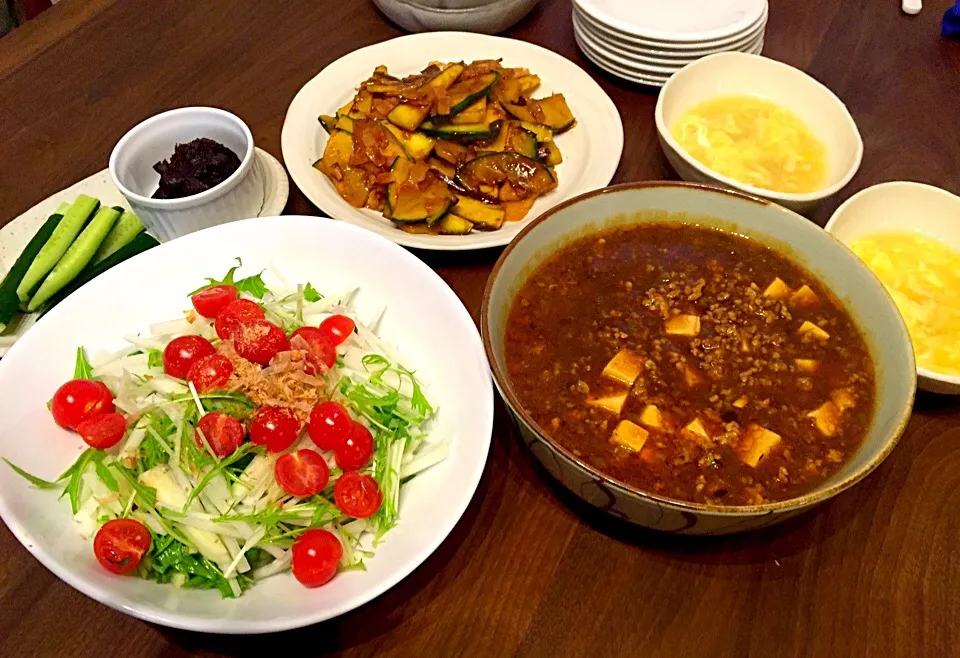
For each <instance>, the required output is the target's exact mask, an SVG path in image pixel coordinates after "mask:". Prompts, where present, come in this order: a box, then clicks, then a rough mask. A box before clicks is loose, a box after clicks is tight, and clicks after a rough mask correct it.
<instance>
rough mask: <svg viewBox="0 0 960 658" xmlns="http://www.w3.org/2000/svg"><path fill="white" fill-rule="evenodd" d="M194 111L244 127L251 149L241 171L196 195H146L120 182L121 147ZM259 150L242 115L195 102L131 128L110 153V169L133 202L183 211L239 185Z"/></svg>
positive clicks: (117, 185)
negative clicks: (172, 118)
mask: <svg viewBox="0 0 960 658" xmlns="http://www.w3.org/2000/svg"><path fill="white" fill-rule="evenodd" d="M190 112H206V113H208V114H211V115H214V116H218V117H220V118H222V119H226V120H228V121H230V122H232V123H234V124H235V125H236V126H237V127H239V128H240V130H241V131H242V132H243V136H244V139H246V140H247V150H246V152H245V153H244V154H243V157H242V158H241V159H240V166H239V167H238V168H237V170H236V171H235V172H233V173H232V174H230V176H228V177H227V179H226V180H225V181H223V182H222V183H219V184H217V185H215V186H214V187H211V188H210V189H209V190H204V191H203V192H200V193H199V194H192V195H190V196H187V197H181V198H179V199H154V198H153V197H146V196H143V195H142V194H137V193H136V192H134V191H132V190H130V189H129V188H128V187H127V186H125V185H124V184H123V183H122V182H120V176H119V174H118V173H117V160H118V159H119V153H120V150H121V149H122V148H123V147H125V146H126V145H127V142H129V141H130V140H131V139H133V137H134V136H135V135H136V133H138V132H140V131H141V130H143V129H145V128H147V127H149V126H151V125H153V124H154V123H158V122H159V121H163V120H165V119H169V118H170V117H171V116H175V115H177V114H187V113H190ZM255 152H256V145H255V144H254V143H253V133H252V132H251V131H250V127H249V126H247V124H246V123H245V122H244V121H243V120H242V119H241V118H240V117H238V116H237V115H236V114H234V113H233V112H228V111H227V110H223V109H220V108H218V107H207V106H203V105H194V106H189V107H178V108H174V109H172V110H167V111H166V112H160V113H159V114H154V115H153V116H152V117H149V118H147V119H144V120H143V121H141V122H140V123H138V124H137V125H135V126H134V127H133V128H131V129H130V130H128V131H127V132H126V134H125V135H124V136H123V137H121V138H120V141H118V142H117V145H116V146H114V147H113V151H111V152H110V161H109V167H108V168H109V170H110V179H111V181H113V184H114V185H115V186H116V187H117V189H118V190H120V193H121V194H123V196H125V197H127V198H128V199H130V200H131V201H135V202H136V203H139V204H141V205H144V206H147V207H150V208H155V209H157V210H183V209H185V208H194V207H196V206H200V205H203V204H204V203H206V202H208V201H212V200H213V199H217V198H219V197H221V196H223V195H224V194H226V193H227V192H229V191H230V190H232V189H233V188H234V187H236V185H237V183H238V182H240V179H241V178H243V177H244V176H245V175H246V174H247V172H249V170H250V167H251V166H252V164H253V157H254V154H255Z"/></svg>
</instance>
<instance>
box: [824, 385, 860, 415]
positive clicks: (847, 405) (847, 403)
mask: <svg viewBox="0 0 960 658" xmlns="http://www.w3.org/2000/svg"><path fill="white" fill-rule="evenodd" d="M830 401H831V402H833V404H834V405H835V406H836V407H837V411H839V412H840V413H843V412H844V411H846V410H847V409H853V408H854V407H855V406H857V398H856V396H855V395H854V394H853V389H850V388H838V389H837V390H835V391H834V392H832V393H831V394H830Z"/></svg>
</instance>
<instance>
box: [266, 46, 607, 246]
mask: <svg viewBox="0 0 960 658" xmlns="http://www.w3.org/2000/svg"><path fill="white" fill-rule="evenodd" d="M476 59H502V60H503V64H504V66H521V67H525V68H528V69H530V70H531V71H532V72H534V73H536V74H537V75H539V76H540V79H541V80H542V84H541V86H540V88H539V89H538V90H537V92H536V94H537V96H538V97H539V96H547V95H549V94H552V93H562V94H563V95H564V97H566V99H567V103H568V104H569V105H570V109H571V110H572V111H573V115H574V116H575V117H576V119H577V125H576V126H575V127H574V128H573V129H572V130H570V131H568V132H566V133H564V134H563V135H560V136H558V137H557V144H558V145H559V146H560V150H561V151H562V152H563V164H561V165H560V166H559V167H557V177H558V178H559V179H560V181H559V186H558V187H557V189H555V190H554V191H552V192H550V193H549V194H547V195H545V196H543V197H542V198H540V199H537V201H536V203H534V205H533V208H532V209H531V211H530V213H529V214H528V215H527V218H526V219H524V220H523V221H520V222H509V223H506V224H504V225H503V228H501V229H500V230H498V231H490V232H481V231H474V232H472V233H469V234H468V235H436V236H435V235H410V234H408V233H404V232H403V231H401V230H400V229H398V228H396V227H395V226H394V225H393V223H392V222H391V221H390V220H388V219H385V218H384V217H383V215H382V214H381V213H378V212H374V211H372V210H366V209H359V208H354V207H353V206H351V205H350V204H349V203H347V202H346V201H344V200H343V199H342V198H341V197H340V195H339V194H337V191H336V189H334V187H333V184H332V183H331V182H330V181H329V180H327V177H326V176H324V175H323V174H321V173H320V172H319V171H317V170H316V169H314V168H313V166H312V165H313V163H314V162H316V161H317V160H318V159H319V158H320V156H321V155H323V149H324V146H325V145H326V143H327V133H326V131H324V129H323V128H322V127H321V126H320V122H319V121H317V116H318V115H320V114H333V113H334V112H335V111H336V110H337V109H338V108H340V107H341V106H343V105H344V104H345V103H346V102H347V101H349V100H350V99H351V98H352V97H353V95H354V94H355V93H356V88H357V86H358V85H359V84H360V83H361V82H362V81H364V80H366V79H367V78H368V77H370V74H371V73H373V69H374V68H375V67H377V66H379V65H381V64H383V65H387V66H388V67H389V69H390V73H391V74H393V75H396V76H405V75H409V74H411V73H416V72H419V71H421V70H422V69H423V68H424V67H426V66H427V65H428V64H429V63H430V62H431V61H442V62H455V61H460V60H464V61H467V62H469V61H472V60H476ZM280 141H281V148H282V150H283V160H284V163H285V164H286V165H287V169H288V170H289V171H290V176H291V177H292V178H293V181H294V182H295V183H296V184H297V186H298V187H299V188H300V189H301V190H302V191H303V193H304V194H305V195H306V196H307V198H308V199H310V201H312V202H313V203H314V205H316V206H317V207H319V208H320V209H322V210H323V211H324V212H326V213H327V214H329V215H330V216H331V217H334V218H336V219H342V220H344V221H346V222H350V223H351V224H356V225H358V226H363V227H364V228H367V229H370V230H371V231H374V232H376V233H379V234H380V235H382V236H384V237H386V238H389V239H390V240H393V241H394V242H396V243H398V244H402V245H406V246H408V247H417V248H420V249H439V250H464V249H479V248H483V247H498V246H502V245H505V244H507V243H509V242H510V241H511V240H512V239H513V238H514V236H516V235H517V234H518V233H519V232H520V231H521V230H522V229H523V228H524V227H525V226H526V225H527V223H529V221H530V220H532V219H533V218H534V217H537V216H538V215H539V214H541V213H542V212H544V211H546V210H547V209H549V208H552V207H553V206H555V205H557V204H558V203H560V202H561V201H564V200H566V199H569V198H571V197H574V196H576V195H578V194H581V193H583V192H588V191H590V190H595V189H598V188H601V187H604V186H605V185H607V184H608V183H609V182H610V180H611V179H612V178H613V174H614V173H615V172H616V170H617V165H618V164H619V163H620V154H621V153H622V151H623V124H622V123H621V121H620V114H619V113H618V112H617V108H616V106H614V104H613V101H611V100H610V98H609V97H608V96H607V95H606V94H605V93H604V92H603V90H602V89H601V88H600V87H599V85H597V83H596V82H594V81H593V79H592V78H591V77H590V76H589V75H588V74H587V73H586V72H585V71H584V70H583V69H581V68H580V67H578V66H577V65H576V64H574V63H573V62H571V61H569V60H567V59H565V58H563V57H561V56H560V55H557V54H556V53H553V52H551V51H549V50H547V49H546V48H541V47H540V46H535V45H533V44H529V43H526V42H523V41H515V40H513V39H504V38H501V37H491V36H487V35H483V34H472V33H466V32H430V33H425V34H412V35H409V36H405V37H399V38H397V39H392V40H390V41H385V42H383V43H379V44H376V45H373V46H368V47H367V48H362V49H360V50H357V51H354V52H352V53H350V54H349V55H346V56H344V57H341V58H340V59H338V60H337V61H335V62H333V63H332V64H330V65H329V66H328V67H327V68H325V69H323V70H322V71H321V72H320V73H319V74H318V75H317V76H316V77H314V78H313V79H312V80H310V81H309V82H308V83H307V84H305V85H304V86H303V88H302V89H301V90H300V91H299V92H298V93H297V95H296V97H295V98H294V99H293V102H292V103H290V108H289V109H288V110H287V118H286V120H285V121H284V123H283V133H282V135H281V140H280Z"/></svg>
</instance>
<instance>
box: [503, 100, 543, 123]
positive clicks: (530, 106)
mask: <svg viewBox="0 0 960 658" xmlns="http://www.w3.org/2000/svg"><path fill="white" fill-rule="evenodd" d="M536 103H537V102H536V101H533V100H530V101H527V104H526V105H518V104H516V103H510V102H508V101H500V105H502V106H503V109H505V110H506V111H507V114H509V115H510V116H512V117H513V118H514V119H519V120H520V121H523V122H526V123H543V121H541V120H540V117H538V116H537V114H538V110H539V108H538V107H537V105H536Z"/></svg>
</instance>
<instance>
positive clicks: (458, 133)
mask: <svg viewBox="0 0 960 658" xmlns="http://www.w3.org/2000/svg"><path fill="white" fill-rule="evenodd" d="M420 130H421V131H422V132H424V133H426V134H428V135H430V136H431V137H437V138H439V139H450V140H456V141H460V142H471V141H474V140H478V139H493V138H494V137H496V136H497V135H498V134H499V133H500V122H499V121H497V122H494V123H467V124H463V125H459V126H458V125H454V124H437V123H434V122H433V121H431V120H429V119H428V120H427V121H424V122H423V123H422V124H420Z"/></svg>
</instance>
